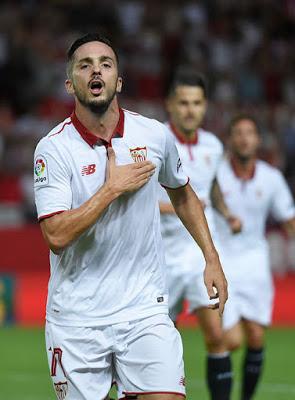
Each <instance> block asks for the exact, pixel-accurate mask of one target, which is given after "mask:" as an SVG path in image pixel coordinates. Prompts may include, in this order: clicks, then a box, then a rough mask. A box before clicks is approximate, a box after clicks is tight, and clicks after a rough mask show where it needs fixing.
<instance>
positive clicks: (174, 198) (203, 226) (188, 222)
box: [168, 185, 218, 260]
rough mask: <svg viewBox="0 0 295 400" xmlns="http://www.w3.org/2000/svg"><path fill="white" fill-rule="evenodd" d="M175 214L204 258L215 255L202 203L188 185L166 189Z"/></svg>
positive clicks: (208, 258) (207, 258) (210, 257)
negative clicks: (175, 188)
mask: <svg viewBox="0 0 295 400" xmlns="http://www.w3.org/2000/svg"><path fill="white" fill-rule="evenodd" d="M168 194H169V196H170V199H171V202H172V204H173V206H174V208H175V211H176V214H177V215H178V217H179V218H180V219H181V221H182V223H183V225H184V226H185V227H186V229H187V230H188V231H189V233H190V234H191V236H192V237H193V238H194V240H195V241H196V242H197V244H198V245H199V247H200V248H201V250H202V252H203V254H204V257H205V259H206V260H210V259H212V258H215V257H217V256H218V255H217V252H216V249H215V247H214V244H213V241H212V238H211V234H210V231H209V228H208V224H207V220H206V217H205V214H204V210H203V205H202V203H201V201H200V200H199V198H198V197H197V195H196V194H195V192H194V191H193V190H192V188H191V187H190V185H186V186H185V187H184V188H181V189H177V190H175V191H172V190H170V191H168Z"/></svg>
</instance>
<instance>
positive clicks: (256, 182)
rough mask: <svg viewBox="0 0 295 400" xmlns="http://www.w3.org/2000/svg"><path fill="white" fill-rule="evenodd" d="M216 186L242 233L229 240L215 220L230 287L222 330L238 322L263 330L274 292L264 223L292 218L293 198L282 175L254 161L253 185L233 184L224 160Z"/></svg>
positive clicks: (235, 180)
mask: <svg viewBox="0 0 295 400" xmlns="http://www.w3.org/2000/svg"><path fill="white" fill-rule="evenodd" d="M218 183H219V186H220V188H221V191H222V193H223V196H224V199H225V202H226V204H227V206H228V207H229V209H230V210H231V212H232V213H233V214H234V215H236V216H238V217H239V218H240V219H241V221H242V225H243V227H242V232H241V233H239V234H235V235H233V234H232V233H231V232H230V230H229V227H228V226H227V225H226V224H225V223H224V221H222V219H221V218H220V217H219V216H218V215H216V227H217V235H218V240H219V243H220V244H221V246H222V250H223V267H224V271H225V274H226V276H227V279H228V281H229V299H228V302H227V304H226V306H225V311H224V326H225V328H226V329H229V328H231V327H232V326H233V325H234V324H235V323H237V322H238V321H239V320H240V319H241V318H246V319H249V320H252V321H256V322H258V323H260V324H262V325H268V324H269V323H270V322H271V311H272V300H273V286H272V279H271V272H270V262H269V254H268V253H269V250H268V245H267V241H266V238H265V225H266V218H267V216H268V215H269V213H272V214H273V215H274V216H275V217H276V218H277V219H278V220H279V221H285V220H287V219H290V218H292V217H294V216H295V209H294V204H293V199H292V195H291V193H290V190H289V188H288V186H287V183H286V181H285V179H284V178H283V176H282V174H281V172H280V171H279V170H277V169H276V168H273V167H272V166H270V165H268V164H267V163H265V162H263V161H257V162H256V167H255V172H254V176H253V178H252V179H249V180H246V181H242V180H241V179H240V178H238V177H237V176H236V175H235V173H234V171H233V169H232V167H231V165H230V162H229V161H228V160H224V161H223V162H222V164H221V166H220V168H219V170H218Z"/></svg>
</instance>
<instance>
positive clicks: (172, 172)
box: [159, 126, 189, 189]
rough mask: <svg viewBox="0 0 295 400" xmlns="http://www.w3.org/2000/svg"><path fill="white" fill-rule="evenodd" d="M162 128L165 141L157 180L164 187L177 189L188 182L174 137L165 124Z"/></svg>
mask: <svg viewBox="0 0 295 400" xmlns="http://www.w3.org/2000/svg"><path fill="white" fill-rule="evenodd" d="M163 129H164V131H165V136H166V141H165V150H164V157H163V160H162V166H161V169H160V172H159V182H160V184H161V185H162V186H164V188H167V189H177V188H179V187H182V186H185V185H186V184H187V183H188V182H189V178H188V177H187V176H186V175H185V173H184V172H183V169H182V164H181V160H180V157H179V154H178V151H177V148H176V145H175V140H174V137H173V136H172V134H171V133H170V132H169V130H168V129H167V128H166V127H165V126H164V127H163Z"/></svg>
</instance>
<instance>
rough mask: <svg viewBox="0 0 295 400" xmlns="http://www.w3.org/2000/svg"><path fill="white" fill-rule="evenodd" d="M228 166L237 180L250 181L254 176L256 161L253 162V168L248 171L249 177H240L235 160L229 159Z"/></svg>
mask: <svg viewBox="0 0 295 400" xmlns="http://www.w3.org/2000/svg"><path fill="white" fill-rule="evenodd" d="M230 165H231V168H232V170H233V172H234V174H235V176H236V177H237V178H238V179H241V180H242V181H250V180H251V179H253V178H254V176H255V172H256V161H255V163H254V165H253V168H252V170H251V171H250V173H249V175H248V176H245V177H244V176H242V175H241V174H240V173H239V171H238V167H237V162H236V160H235V159H234V158H233V157H232V158H231V159H230Z"/></svg>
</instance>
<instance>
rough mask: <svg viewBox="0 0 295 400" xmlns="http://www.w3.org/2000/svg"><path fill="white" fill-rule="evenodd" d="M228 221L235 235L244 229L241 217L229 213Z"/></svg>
mask: <svg viewBox="0 0 295 400" xmlns="http://www.w3.org/2000/svg"><path fill="white" fill-rule="evenodd" d="M226 220H227V223H228V225H229V227H230V229H231V232H232V233H233V234H234V235H235V234H236V233H240V232H241V231H242V227H243V225H242V221H241V220H240V218H238V217H236V216H235V215H231V214H230V215H229V216H228V217H227V218H226Z"/></svg>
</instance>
